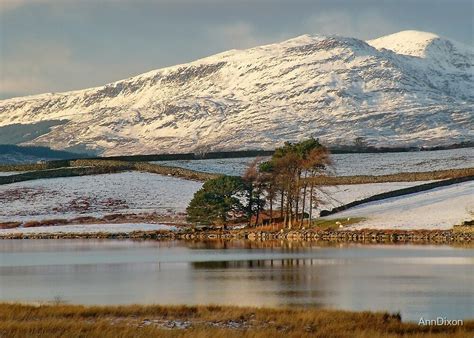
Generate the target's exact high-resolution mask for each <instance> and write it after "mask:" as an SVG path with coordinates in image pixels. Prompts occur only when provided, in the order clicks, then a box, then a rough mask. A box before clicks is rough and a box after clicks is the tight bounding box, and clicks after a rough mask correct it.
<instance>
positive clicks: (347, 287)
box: [0, 240, 474, 321]
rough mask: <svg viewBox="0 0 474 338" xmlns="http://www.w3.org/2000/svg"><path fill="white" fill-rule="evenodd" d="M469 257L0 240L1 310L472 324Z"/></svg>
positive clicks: (464, 252)
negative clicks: (120, 307) (7, 306)
mask: <svg viewBox="0 0 474 338" xmlns="http://www.w3.org/2000/svg"><path fill="white" fill-rule="evenodd" d="M473 285H474V250H472V249H464V248H454V247H449V246H416V245H400V246H396V245H373V246H367V245H340V246H318V245H317V244H309V243H303V244H293V243H288V242H281V243H280V242H264V243H252V242H244V241H235V242H218V241H215V242H195V243H194V242H184V241H180V242H178V241H176V242H155V241H143V242H138V241H130V240H123V241H120V240H3V241H0V301H54V300H55V299H56V300H61V301H66V302H69V303H81V304H130V303H140V304H151V303H158V304H209V303H213V304H225V305H242V306H243V305H252V306H270V307H272V306H282V305H283V306H311V307H321V308H334V309H346V310H356V311H358V310H380V311H389V312H398V311H400V313H401V314H402V319H403V320H412V321H418V320H419V318H420V317H421V316H423V317H424V318H425V319H435V318H436V317H438V316H441V317H447V318H448V319H467V318H474V294H473Z"/></svg>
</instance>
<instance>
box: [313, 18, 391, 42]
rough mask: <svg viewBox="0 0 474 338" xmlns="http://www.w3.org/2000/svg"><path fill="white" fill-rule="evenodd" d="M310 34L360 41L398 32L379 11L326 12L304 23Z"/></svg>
mask: <svg viewBox="0 0 474 338" xmlns="http://www.w3.org/2000/svg"><path fill="white" fill-rule="evenodd" d="M304 27H305V28H306V29H307V30H308V31H309V32H310V33H316V34H323V35H341V36H347V37H357V38H360V39H364V40H367V39H373V38H376V37H380V36H382V35H386V34H390V33H394V32H396V31H398V30H399V29H398V28H397V25H396V24H395V23H393V22H391V21H390V20H389V19H387V18H386V17H384V16H383V15H382V14H381V13H379V12H377V11H365V12H364V13H357V14H354V13H349V12H347V11H337V12H336V11H326V12H321V13H318V14H316V15H312V16H310V17H309V18H308V19H306V20H305V21H304Z"/></svg>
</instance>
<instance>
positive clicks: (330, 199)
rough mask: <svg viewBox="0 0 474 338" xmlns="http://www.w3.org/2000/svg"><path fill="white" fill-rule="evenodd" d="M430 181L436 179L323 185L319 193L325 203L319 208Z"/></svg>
mask: <svg viewBox="0 0 474 338" xmlns="http://www.w3.org/2000/svg"><path fill="white" fill-rule="evenodd" d="M430 182H434V181H420V182H390V183H371V184H350V185H337V186H332V187H322V189H321V190H322V192H321V193H319V194H318V195H319V198H320V199H321V200H322V201H324V204H323V205H321V206H320V207H319V208H317V210H318V211H321V210H324V209H326V210H331V209H333V208H335V207H338V206H340V205H343V204H347V203H350V202H352V201H357V200H361V199H364V198H367V197H370V196H373V195H377V194H381V193H384V192H388V191H393V190H398V189H404V188H409V187H413V186H416V185H421V184H425V183H430Z"/></svg>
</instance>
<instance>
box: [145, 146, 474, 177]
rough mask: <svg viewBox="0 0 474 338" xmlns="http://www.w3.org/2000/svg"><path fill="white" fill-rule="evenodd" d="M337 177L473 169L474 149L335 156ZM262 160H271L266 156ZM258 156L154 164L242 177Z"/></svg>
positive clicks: (158, 162) (333, 156)
mask: <svg viewBox="0 0 474 338" xmlns="http://www.w3.org/2000/svg"><path fill="white" fill-rule="evenodd" d="M332 158H333V160H334V167H335V168H336V175H338V176H350V175H386V174H396V173H400V172H421V171H433V170H443V169H459V168H469V167H472V166H473V165H474V148H460V149H450V150H438V151H417V152H402V153H373V154H368V153H357V154H334V155H332ZM262 159H267V158H266V157H262ZM254 160H255V157H244V158H228V159H212V160H188V161H185V160H180V161H157V162H153V163H157V164H161V165H168V166H175V167H180V168H186V169H192V170H197V171H204V172H210V173H218V174H225V175H238V176H240V175H242V174H243V173H244V172H245V169H246V168H247V167H248V166H249V164H250V163H252V161H254Z"/></svg>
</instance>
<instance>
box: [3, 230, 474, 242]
mask: <svg viewBox="0 0 474 338" xmlns="http://www.w3.org/2000/svg"><path fill="white" fill-rule="evenodd" d="M26 239H132V240H159V241H167V240H185V241H208V240H224V241H231V240H248V241H251V242H265V241H291V242H328V243H359V244H411V243H416V244H439V245H444V244H466V245H472V242H471V241H472V233H471V232H468V231H465V230H463V231H459V232H458V231H454V230H373V229H361V230H338V231H336V230H312V229H311V230H288V229H285V230H280V231H276V230H275V231H271V230H270V231H269V230H267V231H262V230H257V229H244V230H212V231H211V230H201V231H198V230H194V229H191V230H179V231H166V230H164V231H163V230H156V231H132V232H118V233H107V232H95V233H93V232H82V233H59V232H58V233H34V234H32V233H29V234H23V233H6V234H1V235H0V240H26Z"/></svg>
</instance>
